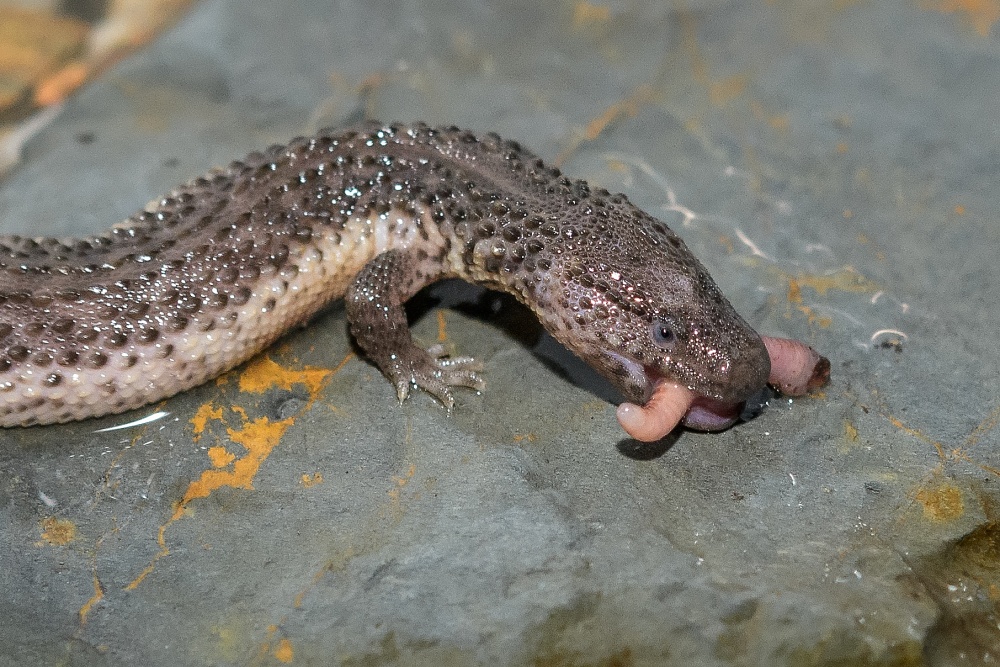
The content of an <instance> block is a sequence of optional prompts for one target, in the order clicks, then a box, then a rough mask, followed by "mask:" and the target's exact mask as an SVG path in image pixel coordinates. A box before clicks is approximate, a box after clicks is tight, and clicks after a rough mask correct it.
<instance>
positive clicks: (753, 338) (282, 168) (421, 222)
mask: <svg viewBox="0 0 1000 667" xmlns="http://www.w3.org/2000/svg"><path fill="white" fill-rule="evenodd" d="M446 277H459V278H464V279H466V280H469V281H472V282H476V283H481V284H484V285H487V286H489V287H492V288H495V289H499V290H503V291H506V292H510V293H512V294H514V295H515V296H516V297H517V298H518V299H519V300H521V301H522V302H523V303H525V304H526V305H527V306H528V307H530V308H531V309H532V310H533V311H534V312H535V313H536V314H537V315H538V317H539V319H540V320H541V321H542V323H543V324H544V326H545V327H546V328H547V329H548V330H549V331H550V332H551V333H552V334H553V335H554V336H555V338H556V339H558V340H559V341H560V342H562V343H563V344H564V345H566V346H567V347H568V348H569V349H571V350H572V351H573V352H575V353H576V354H578V355H580V356H581V357H582V358H583V359H585V360H586V361H588V362H589V363H590V364H592V365H593V366H594V367H595V368H596V369H597V370H599V371H600V372H601V373H603V374H604V375H605V376H606V377H608V378H609V379H610V380H611V381H612V382H613V383H614V384H615V385H616V386H617V387H618V388H619V389H620V390H621V391H622V393H623V394H624V395H625V396H626V397H627V398H628V399H629V400H631V401H635V402H639V403H644V402H646V401H647V400H648V399H649V398H650V396H651V395H652V394H653V390H654V388H655V387H656V386H657V385H658V384H659V383H661V382H664V381H669V382H672V383H676V384H678V385H682V386H684V387H686V388H687V389H688V390H689V391H690V392H692V393H693V394H695V395H697V396H700V397H705V398H706V399H707V400H710V401H715V402H718V403H723V404H734V403H738V402H740V401H742V400H744V399H745V398H746V397H747V396H748V395H750V394H752V393H753V392H755V391H757V390H758V389H760V388H761V387H763V386H764V384H765V383H766V382H767V379H768V374H769V372H770V362H769V358H768V353H767V350H766V349H765V347H764V345H763V344H762V342H761V339H760V337H759V336H758V335H757V334H756V333H755V332H754V331H753V330H752V329H751V328H750V327H749V326H748V325H747V324H746V322H744V321H743V319H741V318H740V316H739V315H737V313H736V312H735V311H734V310H733V308H732V306H730V304H729V303H728V302H727V301H726V300H725V298H723V296H722V294H721V293H720V292H719V289H718V288H717V287H716V285H715V283H714V282H713V281H712V279H711V278H710V277H709V275H708V273H707V272H706V271H705V269H704V268H703V267H702V265H701V264H700V263H699V262H698V261H697V260H696V259H695V258H694V257H693V256H692V255H691V253H690V252H689V251H688V249H687V248H686V247H685V245H684V243H683V242H682V241H681V240H680V238H678V237H677V236H676V235H675V234H674V233H673V232H672V231H670V230H669V229H668V228H667V227H666V225H664V224H663V223H661V222H660V221H658V220H656V219H655V218H653V217H651V216H649V215H647V214H646V213H644V212H642V211H640V210H639V209H637V208H636V207H634V206H633V205H632V204H630V203H629V201H628V200H627V199H626V198H625V197H624V196H623V195H612V194H609V193H608V192H607V191H605V190H591V188H590V187H588V186H587V184H586V183H584V182H583V181H571V180H569V179H567V178H565V177H563V176H562V175H561V174H560V173H559V171H558V170H555V169H551V168H548V167H546V166H545V165H544V164H543V163H542V162H541V161H540V160H538V159H537V158H536V157H535V156H534V155H532V154H531V153H529V152H528V151H526V150H524V149H522V148H521V147H520V146H519V145H518V144H517V143H514V142H510V141H503V140H501V139H500V138H499V137H497V136H495V135H492V134H490V135H486V136H483V137H479V138H477V137H476V136H474V135H472V134H470V133H468V132H465V131H461V130H458V129H456V128H439V129H433V128H429V127H426V126H424V125H413V126H399V125H392V126H379V125H375V124H367V125H364V126H361V127H358V128H355V129H352V130H347V131H326V132H322V133H320V134H319V135H318V136H316V137H313V138H299V139H295V140H293V141H292V142H291V143H290V144H289V145H287V146H276V147H272V148H270V149H268V150H267V151H266V152H265V153H254V154H252V155H250V156H248V157H247V158H246V159H245V160H243V161H241V162H234V163H233V164H231V165H230V166H229V167H227V168H225V169H221V170H217V171H213V172H211V173H209V174H208V175H206V176H205V177H203V178H199V179H196V180H194V181H192V182H190V183H188V184H187V185H185V186H183V187H181V188H179V189H177V190H175V191H174V192H173V193H171V194H170V195H169V196H167V197H165V198H163V199H161V200H159V201H156V202H153V203H151V204H150V205H149V206H148V207H147V208H146V209H145V210H144V211H142V212H140V213H138V214H137V215H135V216H133V217H132V218H130V219H129V220H126V221H125V222H123V223H121V224H119V225H117V226H116V227H114V228H112V229H111V230H110V231H109V232H108V233H106V234H104V235H102V236H98V237H93V238H88V239H79V240H65V239H62V240H61V239H28V238H21V237H4V238H0V425H3V426H14V425H30V424H46V423H53V422H64V421H69V420H74V419H83V418H86V417H93V416H97V415H102V414H108V413H114V412H121V411H124V410H128V409H130V408H135V407H138V406H141V405H143V404H146V403H150V402H152V401H156V400H158V399H161V398H164V397H167V396H170V395H172V394H175V393H177V392H179V391H182V390H184V389H187V388H189V387H193V386H195V385H197V384H199V383H201V382H204V381H205V380H207V379H209V378H211V377H213V376H215V375H218V374H219V373H221V372H223V371H225V370H227V369H229V368H232V367H233V366H235V365H237V364H239V363H240V362H242V361H244V360H246V359H248V358H249V357H251V356H252V355H253V354H255V353H256V352H258V351H260V350H261V349H263V348H264V347H266V346H267V345H269V344H270V343H271V342H273V341H274V340H275V339H276V338H278V337H279V336H280V335H281V334H282V333H283V332H285V331H287V330H288V329H290V328H291V327H294V326H295V325H297V324H299V323H302V322H304V321H306V320H308V319H309V318H310V316H312V315H313V314H314V313H315V312H316V311H317V310H318V309H320V308H321V307H323V305H324V304H326V303H328V302H330V301H331V300H333V299H336V298H340V297H344V296H347V299H348V302H347V312H348V319H349V320H350V325H351V331H352V332H353V333H354V335H355V337H356V338H357V340H358V343H359V344H360V346H361V347H362V348H363V349H364V350H365V352H366V353H367V354H368V355H369V356H370V358H371V359H372V360H373V361H374V362H375V363H376V364H377V365H378V366H379V368H380V369H381V370H382V371H383V372H384V373H385V374H386V376H387V377H389V379H390V380H391V381H392V382H393V383H394V384H395V386H396V388H397V391H398V392H399V395H400V398H403V397H405V396H406V393H407V391H408V389H409V388H410V386H419V387H422V388H424V389H427V390H428V391H430V392H431V393H432V394H434V395H435V396H437V397H438V398H439V399H440V400H442V401H443V402H444V403H445V404H447V405H449V406H450V405H451V402H452V398H451V392H450V387H451V386H456V385H458V386H468V387H476V388H478V387H481V386H482V382H481V380H480V378H479V376H478V375H477V374H476V370H477V367H476V365H475V364H474V362H472V361H471V360H470V359H448V358H445V357H442V356H441V354H440V350H436V349H432V350H429V351H424V350H421V349H419V348H418V347H416V346H415V345H414V343H413V341H412V340H411V338H410V333H409V330H408V328H407V326H406V318H405V314H404V312H403V308H402V305H403V303H404V302H405V301H406V300H407V299H408V298H409V297H410V296H412V295H413V294H414V293H415V292H416V291H417V290H419V289H420V288H421V287H423V286H424V285H427V284H429V283H431V282H433V281H436V280H439V279H441V278H446Z"/></svg>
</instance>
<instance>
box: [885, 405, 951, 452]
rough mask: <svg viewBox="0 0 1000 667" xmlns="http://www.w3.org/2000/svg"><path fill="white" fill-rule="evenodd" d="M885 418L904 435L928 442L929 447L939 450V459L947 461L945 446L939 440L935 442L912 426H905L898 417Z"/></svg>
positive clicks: (888, 416) (889, 416) (887, 416)
mask: <svg viewBox="0 0 1000 667" xmlns="http://www.w3.org/2000/svg"><path fill="white" fill-rule="evenodd" d="M885 418H886V419H888V420H889V423H890V424H892V425H893V426H895V427H896V428H898V429H899V430H900V431H902V432H903V433H906V434H907V435H909V436H912V437H914V438H917V439H918V440H922V441H923V442H926V443H927V444H929V445H932V446H933V447H934V449H936V450H937V453H938V458H940V459H941V460H942V461H943V460H945V458H946V454H945V449H944V445H942V444H941V443H940V442H938V441H937V440H934V439H932V438H930V437H929V436H927V435H925V434H924V433H923V432H922V431H920V430H918V429H915V428H913V427H911V426H907V425H906V424H904V423H903V422H902V420H900V419H897V418H896V417H893V416H892V415H885Z"/></svg>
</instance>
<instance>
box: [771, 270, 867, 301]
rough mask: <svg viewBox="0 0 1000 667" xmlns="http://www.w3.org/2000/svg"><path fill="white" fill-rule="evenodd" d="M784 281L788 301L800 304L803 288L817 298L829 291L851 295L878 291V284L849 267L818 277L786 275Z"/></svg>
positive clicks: (801, 274) (802, 274)
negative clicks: (786, 282)
mask: <svg viewBox="0 0 1000 667" xmlns="http://www.w3.org/2000/svg"><path fill="white" fill-rule="evenodd" d="M786 280H788V300H789V302H791V303H802V288H803V287H809V288H810V289H812V290H813V291H814V292H816V294H818V295H819V296H826V293H827V292H828V291H829V290H840V291H842V292H850V293H853V294H860V293H864V292H872V293H874V292H877V291H878V290H879V286H878V284H876V283H875V282H873V281H871V280H869V279H868V278H866V277H864V276H863V275H861V274H860V273H858V272H857V271H855V270H854V269H853V268H851V267H847V268H845V269H840V270H839V271H835V272H834V273H828V274H824V275H820V276H817V275H806V274H804V273H800V274H798V275H796V276H789V275H786Z"/></svg>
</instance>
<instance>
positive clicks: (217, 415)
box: [191, 401, 222, 442]
mask: <svg viewBox="0 0 1000 667" xmlns="http://www.w3.org/2000/svg"><path fill="white" fill-rule="evenodd" d="M209 420H213V421H222V408H217V407H215V406H214V405H212V403H211V401H210V402H208V403H205V404H204V405H202V406H201V407H200V408H198V411H197V412H195V413H194V417H191V426H192V427H194V441H195V442H198V441H199V440H200V439H201V435H202V433H204V432H205V427H206V426H208V422H209Z"/></svg>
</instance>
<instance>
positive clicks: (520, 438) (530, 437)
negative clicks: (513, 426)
mask: <svg viewBox="0 0 1000 667" xmlns="http://www.w3.org/2000/svg"><path fill="white" fill-rule="evenodd" d="M525 440H527V441H528V442H535V441H536V440H538V436H537V435H535V434H534V433H524V434H522V433H515V434H514V442H524V441H525Z"/></svg>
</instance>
